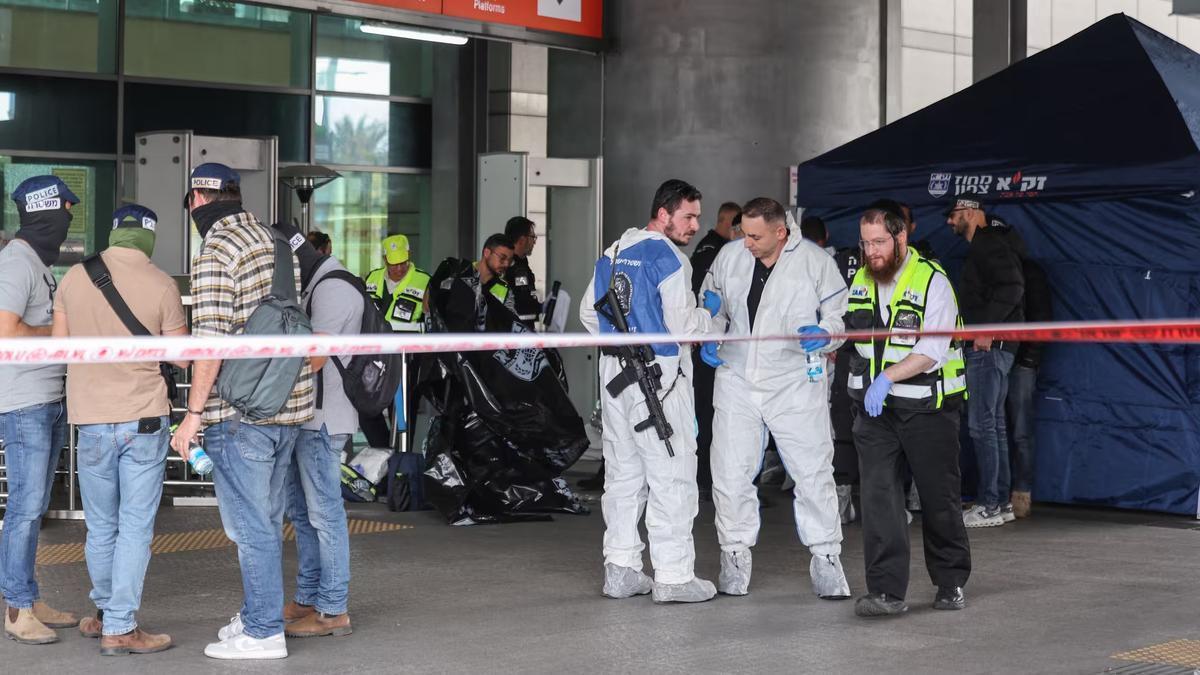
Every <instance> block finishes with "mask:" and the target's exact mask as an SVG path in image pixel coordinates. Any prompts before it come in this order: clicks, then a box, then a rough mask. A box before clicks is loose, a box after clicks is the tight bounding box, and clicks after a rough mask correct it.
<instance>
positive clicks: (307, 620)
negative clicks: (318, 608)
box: [283, 612, 354, 638]
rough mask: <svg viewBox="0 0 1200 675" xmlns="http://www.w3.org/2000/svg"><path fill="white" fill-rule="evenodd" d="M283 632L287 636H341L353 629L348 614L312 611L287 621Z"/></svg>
mask: <svg viewBox="0 0 1200 675" xmlns="http://www.w3.org/2000/svg"><path fill="white" fill-rule="evenodd" d="M283 632H284V634H285V635H287V636H288V637H298V638H303V637H321V636H322V635H332V636H334V637H341V636H343V635H349V634H351V633H353V632H354V629H353V628H351V627H350V615H349V614H337V615H334V616H329V615H326V614H321V613H320V612H314V613H312V614H309V615H308V616H306V617H304V618H303V619H300V620H299V621H296V622H295V623H289V624H288V625H287V626H285V627H284V629H283Z"/></svg>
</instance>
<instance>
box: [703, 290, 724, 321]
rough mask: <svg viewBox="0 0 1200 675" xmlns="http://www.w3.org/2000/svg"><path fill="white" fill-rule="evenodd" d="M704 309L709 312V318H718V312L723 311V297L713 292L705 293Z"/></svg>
mask: <svg viewBox="0 0 1200 675" xmlns="http://www.w3.org/2000/svg"><path fill="white" fill-rule="evenodd" d="M704 309H707V310H708V315H709V316H716V315H717V312H719V311H721V296H719V295H717V294H716V293H713V292H712V291H704Z"/></svg>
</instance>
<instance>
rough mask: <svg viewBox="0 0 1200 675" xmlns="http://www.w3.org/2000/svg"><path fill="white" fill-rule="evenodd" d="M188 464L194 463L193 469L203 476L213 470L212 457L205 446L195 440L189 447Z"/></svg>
mask: <svg viewBox="0 0 1200 675" xmlns="http://www.w3.org/2000/svg"><path fill="white" fill-rule="evenodd" d="M188 464H191V465H192V471H195V472H196V473H198V474H200V475H201V476H207V475H208V474H210V473H212V470H213V461H212V457H209V456H208V453H207V452H205V451H204V448H202V447H200V444H199V443H196V442H195V441H192V446H191V448H189V452H188Z"/></svg>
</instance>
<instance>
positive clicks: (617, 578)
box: [600, 563, 654, 600]
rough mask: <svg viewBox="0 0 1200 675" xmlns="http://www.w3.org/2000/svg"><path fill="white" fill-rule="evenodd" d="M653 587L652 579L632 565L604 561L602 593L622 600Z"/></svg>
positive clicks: (641, 593)
mask: <svg viewBox="0 0 1200 675" xmlns="http://www.w3.org/2000/svg"><path fill="white" fill-rule="evenodd" d="M653 588H654V581H653V580H652V579H651V578H650V577H648V576H646V575H645V574H642V572H641V571H640V570H635V569H633V568H632V567H622V566H620V565H614V564H613V563H604V589H603V590H602V591H600V592H601V593H603V594H604V595H606V596H608V597H610V598H613V599H616V600H623V599H625V598H632V597H633V596H635V595H645V594H647V593H649V592H650V591H651V590H653Z"/></svg>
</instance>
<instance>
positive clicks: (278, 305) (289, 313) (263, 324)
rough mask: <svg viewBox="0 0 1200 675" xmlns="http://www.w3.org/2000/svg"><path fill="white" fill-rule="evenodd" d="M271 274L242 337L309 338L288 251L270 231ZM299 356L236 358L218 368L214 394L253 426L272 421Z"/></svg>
mask: <svg viewBox="0 0 1200 675" xmlns="http://www.w3.org/2000/svg"><path fill="white" fill-rule="evenodd" d="M267 229H268V230H269V231H270V232H271V233H272V235H273V236H274V239H275V272H274V274H273V275H272V277H271V293H270V295H267V296H266V297H265V298H263V299H262V302H261V303H260V304H259V305H258V307H256V308H255V309H254V312H253V313H252V314H251V315H250V318H249V319H248V320H247V321H246V326H245V328H244V329H243V331H242V334H243V335H312V324H311V323H310V322H309V320H308V316H307V315H306V314H305V313H304V310H303V309H301V308H300V305H299V304H298V303H297V301H296V277H295V272H294V271H293V269H294V268H293V267H292V249H291V247H290V246H288V243H287V241H286V240H285V239H284V238H283V235H282V234H280V233H279V232H278V231H277V230H275V229H274V228H267ZM304 360H305V357H295V358H275V359H269V358H268V359H238V360H236V361H227V362H225V363H223V364H221V372H220V374H218V376H217V395H218V396H220V397H221V399H222V400H224V401H225V402H226V403H228V404H229V405H231V406H233V408H234V410H237V411H238V413H240V414H241V417H242V419H244V420H247V421H250V422H253V421H256V420H265V419H269V418H271V417H274V416H275V415H277V414H278V413H279V411H280V410H283V406H284V405H285V404H287V401H288V398H289V397H290V396H291V395H292V390H293V389H295V388H296V381H297V380H298V379H300V373H301V372H302V371H303V369H304Z"/></svg>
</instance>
